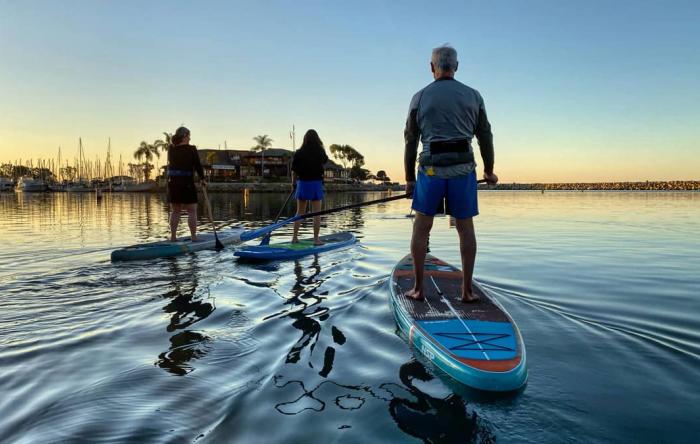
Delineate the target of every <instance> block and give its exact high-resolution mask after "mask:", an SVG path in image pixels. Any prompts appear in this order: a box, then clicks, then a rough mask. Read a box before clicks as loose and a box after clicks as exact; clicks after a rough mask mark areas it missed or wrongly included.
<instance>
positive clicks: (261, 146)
mask: <svg viewBox="0 0 700 444" xmlns="http://www.w3.org/2000/svg"><path fill="white" fill-rule="evenodd" d="M253 140H254V141H255V142H256V143H257V145H255V146H254V147H253V148H251V150H252V151H260V154H261V156H262V160H261V161H260V176H262V177H265V150H266V149H268V148H270V147H271V146H272V139H270V137H269V136H268V135H267V134H265V135H262V136H255V137H253Z"/></svg>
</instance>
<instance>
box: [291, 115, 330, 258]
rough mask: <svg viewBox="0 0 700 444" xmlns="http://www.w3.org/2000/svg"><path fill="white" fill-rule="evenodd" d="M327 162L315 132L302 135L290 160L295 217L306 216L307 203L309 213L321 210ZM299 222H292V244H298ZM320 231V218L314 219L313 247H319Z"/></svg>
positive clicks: (321, 144) (319, 139) (321, 143)
mask: <svg viewBox="0 0 700 444" xmlns="http://www.w3.org/2000/svg"><path fill="white" fill-rule="evenodd" d="M326 162H328V156H327V155H326V150H325V149H324V148H323V142H321V138H320V137H318V133H317V132H316V131H315V130H312V129H310V130H308V131H307V132H306V134H304V142H303V143H302V144H301V147H300V148H299V149H298V150H297V151H296V152H295V153H294V159H293V160H292V183H296V187H297V190H296V195H295V197H296V199H297V215H301V214H306V210H307V207H308V203H309V201H310V202H311V211H313V212H316V211H320V210H321V201H322V200H323V165H324V164H325V163H326ZM300 224H301V221H299V220H298V221H296V222H294V236H293V237H292V243H297V242H299V238H298V234H299V225H300ZM320 229H321V216H316V217H314V245H321V244H323V242H321V241H320V240H319V238H318V232H319V231H320Z"/></svg>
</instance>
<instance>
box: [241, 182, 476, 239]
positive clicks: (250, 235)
mask: <svg viewBox="0 0 700 444" xmlns="http://www.w3.org/2000/svg"><path fill="white" fill-rule="evenodd" d="M476 182H477V183H485V182H486V179H481V180H477V181H476ZM409 197H411V196H410V195H409V194H407V193H404V194H399V195H397V196H391V197H384V198H382V199H376V200H369V201H367V202H360V203H356V204H350V205H344V206H342V207H336V208H329V209H327V210H321V211H316V212H313V213H306V214H300V215H298V216H293V217H290V218H289V219H285V220H283V221H280V222H277V223H274V224H272V225H268V226H266V227H262V228H258V229H256V230H250V231H246V232H244V233H242V234H241V241H242V242H245V241H249V240H251V239H255V238H257V237H260V236H265V235H266V234H268V233H271V232H272V231H274V230H276V229H278V228H280V227H282V226H284V225H287V224H289V223H292V222H295V221H298V220H302V219H308V218H310V217H316V216H324V215H326V214H331V213H335V212H338V211H344V210H350V209H352V208H360V207H365V206H367V205H374V204H379V203H384V202H391V201H392V200H399V199H406V198H409Z"/></svg>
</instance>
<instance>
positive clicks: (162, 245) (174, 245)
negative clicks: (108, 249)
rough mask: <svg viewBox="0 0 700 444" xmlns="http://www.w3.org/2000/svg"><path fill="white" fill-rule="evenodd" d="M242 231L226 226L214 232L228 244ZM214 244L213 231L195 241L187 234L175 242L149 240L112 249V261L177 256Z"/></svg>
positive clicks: (237, 238)
mask: <svg viewBox="0 0 700 444" xmlns="http://www.w3.org/2000/svg"><path fill="white" fill-rule="evenodd" d="M244 232H245V229H243V228H228V229H224V230H221V231H217V232H216V233H217V235H218V236H219V240H220V241H221V243H222V244H224V245H229V244H233V243H238V242H240V241H241V234H243V233H244ZM215 246H216V240H215V239H214V233H200V234H199V235H198V236H197V242H192V241H191V240H190V238H189V236H188V237H182V238H179V239H178V240H177V241H176V242H170V241H160V242H150V243H145V244H137V245H131V246H129V247H124V248H120V249H118V250H114V251H112V261H133V260H141V259H154V258H159V257H170V256H178V255H180V254H185V253H192V252H195V251H200V250H213V249H214V248H215Z"/></svg>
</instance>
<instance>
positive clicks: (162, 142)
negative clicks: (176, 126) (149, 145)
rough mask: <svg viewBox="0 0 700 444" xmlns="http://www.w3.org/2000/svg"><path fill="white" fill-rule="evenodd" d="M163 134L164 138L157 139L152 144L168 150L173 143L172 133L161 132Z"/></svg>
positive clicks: (162, 149)
mask: <svg viewBox="0 0 700 444" xmlns="http://www.w3.org/2000/svg"><path fill="white" fill-rule="evenodd" d="M163 136H165V140H161V139H158V140H156V141H155V142H153V146H155V147H156V148H160V150H161V151H168V150H169V149H170V145H172V144H173V135H172V134H170V133H163Z"/></svg>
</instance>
